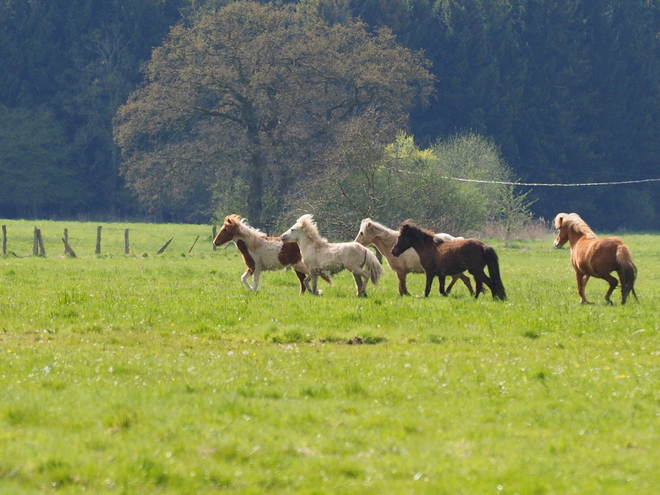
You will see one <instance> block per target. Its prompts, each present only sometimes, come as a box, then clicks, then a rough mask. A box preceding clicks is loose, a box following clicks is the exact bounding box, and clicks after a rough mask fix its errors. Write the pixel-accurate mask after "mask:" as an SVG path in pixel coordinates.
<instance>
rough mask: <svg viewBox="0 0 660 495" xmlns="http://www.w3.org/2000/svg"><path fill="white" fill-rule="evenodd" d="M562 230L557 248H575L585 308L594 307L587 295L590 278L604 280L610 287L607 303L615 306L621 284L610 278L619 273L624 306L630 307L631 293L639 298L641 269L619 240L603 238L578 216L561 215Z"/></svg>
mask: <svg viewBox="0 0 660 495" xmlns="http://www.w3.org/2000/svg"><path fill="white" fill-rule="evenodd" d="M554 226H555V228H556V229H557V230H558V234H557V238H556V239H555V247H557V248H561V247H562V246H563V245H564V244H566V242H567V241H568V242H569V244H570V246H571V264H572V265H573V269H574V270H575V277H576V278H577V286H578V294H580V298H581V304H592V303H591V302H590V301H589V300H588V299H587V296H586V295H585V293H584V288H585V286H586V285H587V282H588V281H589V278H590V277H596V278H602V279H603V280H605V281H607V282H608V283H609V284H610V288H609V289H608V291H607V294H605V301H607V303H608V304H612V300H611V299H610V296H611V295H612V292H614V289H616V287H617V285H618V284H619V281H618V280H617V279H616V278H615V277H613V276H612V275H610V273H612V272H613V271H616V272H617V274H618V275H619V279H620V280H621V304H626V301H627V300H628V296H629V295H630V293H632V294H633V296H635V299H637V294H635V278H637V267H636V266H635V264H634V263H633V259H632V254H631V253H630V249H628V246H626V245H625V244H624V243H623V241H622V240H621V239H619V238H618V237H603V238H599V237H598V236H597V235H596V234H595V233H594V231H593V230H591V228H590V227H589V225H587V223H586V222H585V221H584V220H582V218H580V216H579V215H578V214H577V213H559V214H558V215H557V216H556V217H555V219H554Z"/></svg>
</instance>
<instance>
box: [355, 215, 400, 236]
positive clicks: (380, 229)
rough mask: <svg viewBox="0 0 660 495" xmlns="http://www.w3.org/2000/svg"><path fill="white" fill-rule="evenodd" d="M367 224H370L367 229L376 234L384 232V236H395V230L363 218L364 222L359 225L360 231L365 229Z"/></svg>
mask: <svg viewBox="0 0 660 495" xmlns="http://www.w3.org/2000/svg"><path fill="white" fill-rule="evenodd" d="M367 223H369V224H370V226H369V228H371V229H373V230H374V232H375V233H376V234H381V233H383V232H385V233H386V234H396V230H393V229H390V228H389V227H386V226H385V225H383V224H382V223H378V222H376V221H375V220H372V219H371V218H365V219H364V220H362V223H361V224H360V230H361V231H362V230H363V229H365V228H366V224H367Z"/></svg>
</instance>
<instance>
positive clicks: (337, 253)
mask: <svg viewBox="0 0 660 495" xmlns="http://www.w3.org/2000/svg"><path fill="white" fill-rule="evenodd" d="M281 238H282V240H285V241H296V242H297V243H298V245H299V246H300V251H301V253H302V257H303V261H304V263H305V265H306V266H307V268H309V275H308V276H307V278H305V281H304V283H305V285H306V286H307V289H308V290H309V292H311V293H312V294H316V295H318V293H319V292H318V290H317V281H318V277H319V276H323V275H332V274H335V273H339V272H340V271H342V270H344V269H346V270H348V271H350V272H351V273H352V274H353V278H354V279H355V285H356V287H357V295H358V296H361V297H366V295H367V290H366V289H367V283H368V282H369V280H370V279H371V282H372V283H373V284H374V285H377V284H378V279H380V277H381V276H382V275H383V267H382V266H381V264H380V262H379V261H378V258H376V255H375V254H374V253H372V252H371V251H370V250H369V249H367V248H366V247H364V246H363V245H362V244H360V243H358V242H339V243H330V242H328V241H327V240H326V239H325V238H323V237H321V235H320V234H319V231H318V228H317V226H316V223H315V222H314V216H313V215H310V214H306V215H303V216H301V217H300V218H299V219H298V220H297V221H296V223H295V224H294V225H293V226H292V227H291V228H290V229H289V230H287V231H286V232H285V233H284V234H282V235H281Z"/></svg>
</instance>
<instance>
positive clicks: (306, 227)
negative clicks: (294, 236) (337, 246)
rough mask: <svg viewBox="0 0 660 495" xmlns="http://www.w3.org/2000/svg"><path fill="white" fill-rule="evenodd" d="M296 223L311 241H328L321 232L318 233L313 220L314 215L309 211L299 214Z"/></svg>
mask: <svg viewBox="0 0 660 495" xmlns="http://www.w3.org/2000/svg"><path fill="white" fill-rule="evenodd" d="M296 223H297V224H298V225H299V226H300V230H302V231H303V232H304V233H305V234H307V237H309V238H310V239H312V240H313V241H320V242H328V240H327V239H325V238H324V237H321V234H319V229H318V227H317V226H316V222H314V215H312V214H311V213H307V214H305V215H303V216H301V217H300V218H299V219H298V220H297V222H296Z"/></svg>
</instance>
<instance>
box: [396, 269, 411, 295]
mask: <svg viewBox="0 0 660 495" xmlns="http://www.w3.org/2000/svg"><path fill="white" fill-rule="evenodd" d="M406 275H407V273H406V272H396V277H397V278H398V279H399V295H400V296H409V295H410V292H408V287H406Z"/></svg>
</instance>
